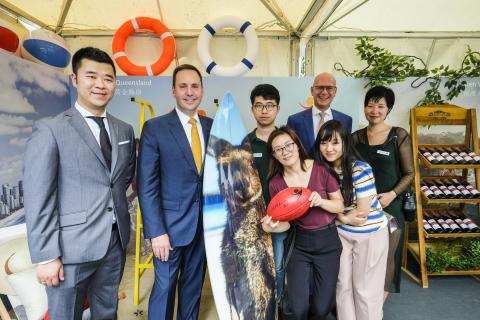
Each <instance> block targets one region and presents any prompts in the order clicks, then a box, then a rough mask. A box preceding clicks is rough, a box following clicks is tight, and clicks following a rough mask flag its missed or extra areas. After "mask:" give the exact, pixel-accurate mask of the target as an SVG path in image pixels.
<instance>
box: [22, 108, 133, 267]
mask: <svg viewBox="0 0 480 320" xmlns="http://www.w3.org/2000/svg"><path fill="white" fill-rule="evenodd" d="M107 119H108V124H109V128H110V140H111V144H112V170H111V172H110V170H109V169H108V168H107V166H106V163H105V160H104V158H103V155H102V151H101V149H100V146H99V145H98V143H97V141H96V140H95V137H94V136H93V134H92V132H91V131H90V128H89V127H88V124H87V123H86V121H85V119H84V118H83V117H82V115H81V114H80V113H79V112H78V111H77V110H76V109H75V108H70V109H69V110H67V111H65V112H63V113H61V114H59V115H57V116H56V117H54V118H52V119H46V120H39V121H37V122H36V123H35V125H34V128H33V133H32V135H31V137H30V139H29V141H28V143H27V148H26V151H25V158H24V167H23V180H24V203H25V214H26V222H27V232H28V244H29V248H30V254H31V257H32V262H33V263H38V262H42V261H47V260H50V259H55V258H57V257H61V259H62V261H63V263H66V264H69V263H83V262H88V261H95V260H99V259H101V258H102V257H103V256H104V255H105V254H106V252H107V249H108V246H109V241H110V235H111V226H112V214H115V215H116V218H117V223H118V228H119V231H120V238H121V242H122V246H123V248H125V247H126V246H127V243H128V240H129V237H130V217H129V213H128V204H127V199H126V190H127V188H128V186H129V184H130V182H131V181H132V179H133V176H134V171H135V155H136V152H135V140H134V139H135V137H134V132H133V128H132V126H130V125H129V124H127V123H125V122H123V121H121V120H119V119H116V118H114V117H113V116H111V115H110V114H108V113H107Z"/></svg>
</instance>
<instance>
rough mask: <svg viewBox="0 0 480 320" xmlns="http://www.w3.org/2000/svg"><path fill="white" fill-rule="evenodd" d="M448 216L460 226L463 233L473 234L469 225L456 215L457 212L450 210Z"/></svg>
mask: <svg viewBox="0 0 480 320" xmlns="http://www.w3.org/2000/svg"><path fill="white" fill-rule="evenodd" d="M448 215H449V216H450V217H451V218H452V219H453V220H454V221H455V223H456V224H458V226H459V227H460V229H461V230H462V232H464V233H468V232H471V231H470V228H469V227H468V225H467V224H466V223H465V222H464V221H463V219H461V218H460V217H459V216H458V215H457V214H455V212H453V211H451V210H449V211H448Z"/></svg>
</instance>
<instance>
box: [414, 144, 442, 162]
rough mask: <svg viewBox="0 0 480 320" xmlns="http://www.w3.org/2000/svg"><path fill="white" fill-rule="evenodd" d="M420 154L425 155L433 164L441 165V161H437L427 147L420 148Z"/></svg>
mask: <svg viewBox="0 0 480 320" xmlns="http://www.w3.org/2000/svg"><path fill="white" fill-rule="evenodd" d="M418 149H419V150H420V152H421V153H422V154H423V156H424V157H425V158H427V160H428V161H430V163H431V164H439V163H440V161H438V160H437V158H435V157H434V156H433V155H432V154H431V153H430V150H428V149H427V148H425V147H420V148H418Z"/></svg>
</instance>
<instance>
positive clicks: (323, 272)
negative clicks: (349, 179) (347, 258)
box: [283, 224, 342, 320]
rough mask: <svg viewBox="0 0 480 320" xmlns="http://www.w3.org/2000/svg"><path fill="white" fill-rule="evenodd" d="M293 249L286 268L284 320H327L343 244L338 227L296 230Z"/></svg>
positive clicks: (332, 300) (332, 303) (333, 299)
mask: <svg viewBox="0 0 480 320" xmlns="http://www.w3.org/2000/svg"><path fill="white" fill-rule="evenodd" d="M293 238H294V239H293V244H291V245H293V248H292V251H291V255H290V258H289V260H288V262H287V265H286V267H285V272H286V286H285V288H286V291H285V295H284V299H285V301H284V308H283V318H284V319H292V320H294V319H295V320H303V319H315V320H321V319H326V317H327V315H328V313H329V312H330V310H331V309H332V307H333V306H334V304H335V288H336V285H337V278H338V270H339V267H340V255H341V253H342V243H341V241H340V238H339V237H338V233H337V227H336V226H335V224H331V225H329V226H328V227H325V228H321V229H318V230H307V229H302V228H300V227H298V226H297V227H295V237H293Z"/></svg>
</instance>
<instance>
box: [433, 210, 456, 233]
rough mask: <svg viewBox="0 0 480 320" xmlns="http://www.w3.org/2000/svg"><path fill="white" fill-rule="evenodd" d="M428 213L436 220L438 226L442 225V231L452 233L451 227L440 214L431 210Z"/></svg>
mask: <svg viewBox="0 0 480 320" xmlns="http://www.w3.org/2000/svg"><path fill="white" fill-rule="evenodd" d="M430 215H431V217H432V218H434V219H435V220H437V222H438V224H439V225H440V226H442V229H443V232H445V233H452V232H453V230H452V228H450V225H449V224H448V223H447V222H446V221H445V220H444V219H443V218H442V217H441V216H439V215H438V214H437V213H435V212H433V211H432V212H431V214H430Z"/></svg>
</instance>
